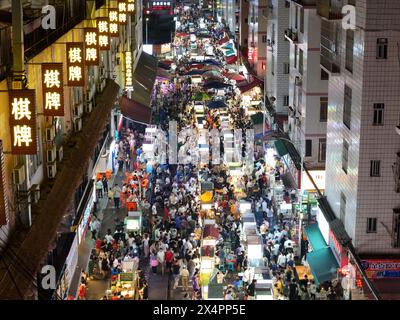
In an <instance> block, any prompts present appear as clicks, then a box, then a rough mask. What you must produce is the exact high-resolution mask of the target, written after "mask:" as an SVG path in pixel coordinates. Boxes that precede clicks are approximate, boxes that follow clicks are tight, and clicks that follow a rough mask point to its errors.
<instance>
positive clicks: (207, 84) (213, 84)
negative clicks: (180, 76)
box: [203, 81, 232, 89]
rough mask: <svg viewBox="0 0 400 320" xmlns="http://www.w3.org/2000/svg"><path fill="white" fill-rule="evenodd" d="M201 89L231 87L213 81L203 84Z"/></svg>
mask: <svg viewBox="0 0 400 320" xmlns="http://www.w3.org/2000/svg"><path fill="white" fill-rule="evenodd" d="M203 87H204V88H206V89H223V88H227V87H232V85H231V84H228V83H224V82H218V81H213V82H209V83H206V84H204V85H203Z"/></svg>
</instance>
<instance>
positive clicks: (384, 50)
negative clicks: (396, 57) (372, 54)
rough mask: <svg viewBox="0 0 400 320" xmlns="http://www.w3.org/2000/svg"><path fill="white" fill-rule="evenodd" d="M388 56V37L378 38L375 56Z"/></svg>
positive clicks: (385, 57)
mask: <svg viewBox="0 0 400 320" xmlns="http://www.w3.org/2000/svg"><path fill="white" fill-rule="evenodd" d="M387 56H388V39H387V38H378V39H377V41H376V58H377V59H387Z"/></svg>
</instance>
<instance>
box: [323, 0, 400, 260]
mask: <svg viewBox="0 0 400 320" xmlns="http://www.w3.org/2000/svg"><path fill="white" fill-rule="evenodd" d="M346 4H350V5H354V6H355V7H356V21H355V22H356V28H355V29H354V30H352V29H348V30H346V29H343V28H342V21H341V8H342V6H343V5H346ZM317 10H318V14H319V15H320V16H321V18H322V21H321V66H322V68H323V69H325V71H327V72H328V73H329V75H330V78H329V96H328V122H327V158H326V181H329V183H327V185H326V196H327V200H328V201H329V203H330V205H331V206H332V209H333V211H334V213H335V215H336V217H337V218H340V220H341V221H342V222H343V224H344V226H345V229H346V231H347V233H348V234H349V236H350V237H351V239H352V242H353V244H354V247H355V249H356V251H357V253H358V254H359V255H361V256H363V257H392V256H393V255H395V256H398V255H399V254H400V235H399V231H400V187H399V185H400V184H399V180H400V136H399V132H398V125H399V113H400V108H399V105H400V104H399V102H400V101H399V100H400V95H399V87H400V62H399V61H400V60H399V53H398V43H399V41H400V21H399V20H398V19H397V18H396V17H397V16H398V15H399V14H400V3H398V2H397V1H387V0H381V1H373V0H357V1H354V0H353V1H332V2H331V3H329V1H318V7H317ZM396 130H397V131H396Z"/></svg>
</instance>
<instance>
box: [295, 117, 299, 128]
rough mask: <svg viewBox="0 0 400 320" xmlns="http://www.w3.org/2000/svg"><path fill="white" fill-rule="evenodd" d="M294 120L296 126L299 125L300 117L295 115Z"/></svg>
mask: <svg viewBox="0 0 400 320" xmlns="http://www.w3.org/2000/svg"><path fill="white" fill-rule="evenodd" d="M294 121H295V124H296V126H298V127H300V126H301V119H300V118H298V117H296V118H295V120H294Z"/></svg>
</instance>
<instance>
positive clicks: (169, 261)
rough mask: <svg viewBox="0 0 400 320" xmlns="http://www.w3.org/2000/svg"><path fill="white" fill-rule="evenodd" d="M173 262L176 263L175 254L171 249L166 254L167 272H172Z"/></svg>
mask: <svg viewBox="0 0 400 320" xmlns="http://www.w3.org/2000/svg"><path fill="white" fill-rule="evenodd" d="M173 261H174V253H173V252H172V250H171V248H169V249H168V250H167V252H166V253H165V264H166V266H167V270H171V267H172V262H173Z"/></svg>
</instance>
